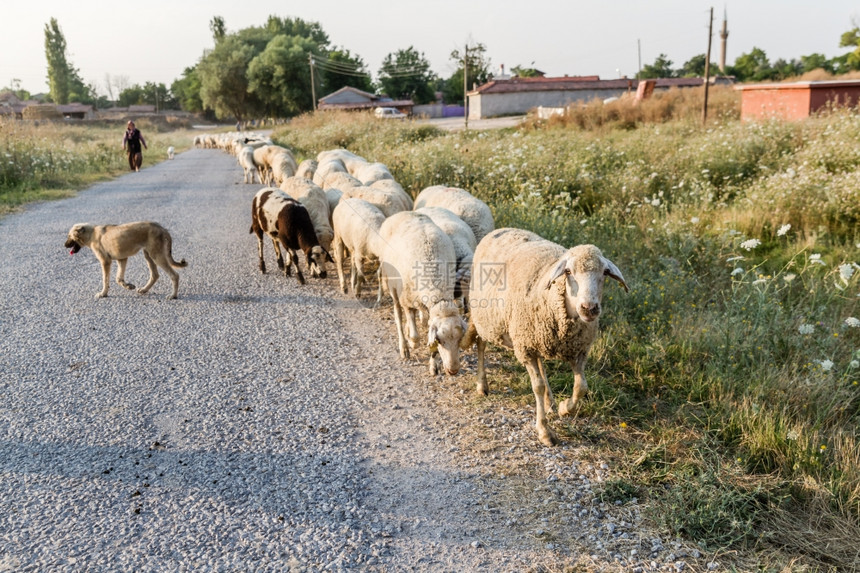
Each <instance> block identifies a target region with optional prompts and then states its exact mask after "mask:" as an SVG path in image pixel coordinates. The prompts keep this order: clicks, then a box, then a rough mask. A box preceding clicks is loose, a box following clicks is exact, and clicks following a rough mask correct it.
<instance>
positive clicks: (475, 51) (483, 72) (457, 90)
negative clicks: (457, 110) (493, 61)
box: [442, 43, 490, 105]
mask: <svg viewBox="0 0 860 573" xmlns="http://www.w3.org/2000/svg"><path fill="white" fill-rule="evenodd" d="M486 52H487V47H486V46H484V44H480V43H479V44H476V45H474V46H466V48H465V49H464V50H463V51H462V52H460V50H454V51H452V52H451V57H450V59H451V60H454V61H455V62H457V64H458V65H459V67H458V68H457V70H456V71H455V72H454V73H453V74H452V75H451V77H450V78H448V81H447V82H445V88H444V89H443V90H442V96H443V97H444V98H445V101H446V102H448V103H453V102H463V103H464V105H465V101H466V95H465V93H464V91H463V90H464V88H465V87H466V86H464V85H463V63H464V62H465V64H466V71H467V74H468V75H467V78H466V85H467V86H469V89H471V88H472V86H474V85H475V84H477V85H481V84H485V83H487V81H488V80H489V78H490V60H489V59H488V58H487V57H486Z"/></svg>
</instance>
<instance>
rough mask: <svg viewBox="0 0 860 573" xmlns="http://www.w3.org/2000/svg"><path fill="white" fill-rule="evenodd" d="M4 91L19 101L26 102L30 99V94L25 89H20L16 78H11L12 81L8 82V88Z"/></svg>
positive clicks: (19, 81) (19, 82)
mask: <svg viewBox="0 0 860 573" xmlns="http://www.w3.org/2000/svg"><path fill="white" fill-rule="evenodd" d="M5 89H7V90H9V91H10V92H12V94H13V95H14V96H15V97H16V98H18V99H19V100H21V101H27V100H28V99H30V92H28V91H27V90H25V89H21V80H19V79H18V78H12V81H10V82H9V87H8V88H5ZM0 91H5V90H0Z"/></svg>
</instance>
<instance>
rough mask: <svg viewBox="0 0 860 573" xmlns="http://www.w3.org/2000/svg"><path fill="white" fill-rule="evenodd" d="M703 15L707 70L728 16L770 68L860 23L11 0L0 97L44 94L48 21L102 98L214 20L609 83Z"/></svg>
mask: <svg viewBox="0 0 860 573" xmlns="http://www.w3.org/2000/svg"><path fill="white" fill-rule="evenodd" d="M712 6H713V8H714V39H713V44H712V52H711V53H712V58H711V61H714V62H718V61H719V46H720V38H719V33H718V32H719V29H720V26H721V25H722V19H723V13H724V11H725V12H726V13H727V14H728V29H729V38H728V44H727V57H726V60H727V63H729V64H732V63H733V62H734V61H735V58H737V57H738V56H740V55H741V54H743V53H748V52H749V51H750V50H751V49H752V48H753V47H758V48H761V49H763V50H764V51H765V52H766V53H767V56H768V58H769V59H770V61H771V62H773V61H774V60H776V59H779V58H783V59H786V60H790V59H792V58H799V57H800V56H803V55H809V54H812V53H822V54H824V55H825V56H827V57H828V58H830V57H833V56H836V55H839V54H842V53H845V52H847V51H848V50H847V49H845V48H840V47H839V39H840V37H841V35H842V33H843V32H846V31H848V30H850V29H852V28H853V27H854V25H855V22H858V23H860V2H858V1H857V0H817V1H811V0H743V1H742V2H725V3H722V4H714V3H712V2H704V1H701V0H614V1H611V2H604V1H595V0H591V1H588V2H584V1H580V0H518V1H514V0H459V1H453V0H430V1H427V0H424V1H421V2H416V1H412V0H400V1H399V2H381V3H380V2H362V1H360V0H350V1H347V0H319V1H313V0H306V1H304V2H266V1H263V0H257V1H253V0H251V1H243V0H239V1H237V0H207V1H199V2H197V1H195V2H191V1H186V0H172V1H167V0H147V1H145V2H116V1H112V2H104V1H94V0H78V1H77V2H70V1H69V0H36V1H33V0H17V1H15V2H4V5H3V8H2V10H0V88H2V87H9V86H10V85H11V83H12V80H13V79H18V80H20V82H21V87H22V88H24V89H26V90H28V91H30V92H31V93H39V92H46V91H47V90H48V87H47V82H46V79H45V77H46V74H47V65H46V62H45V48H44V40H45V34H44V28H45V24H47V23H48V22H49V20H50V19H51V18H52V17H54V18H56V19H57V21H58V22H59V24H60V27H61V29H62V30H63V34H64V35H65V38H66V43H67V52H66V54H67V57H68V59H69V61H70V62H71V63H72V65H74V66H75V67H76V68H78V70H79V71H80V75H81V77H82V78H83V80H84V81H85V82H88V83H89V82H93V83H95V84H96V86H97V88H98V89H99V91H100V92H101V93H106V92H105V90H104V84H105V77H106V75H107V74H110V75H111V76H126V77H127V78H128V80H129V82H130V83H131V84H135V83H139V84H143V83H145V82H147V81H153V82H156V83H164V84H165V85H167V86H168V87H170V84H171V83H172V82H173V80H175V79H177V78H179V77H180V76H181V74H182V71H183V69H185V68H186V67H188V66H192V65H194V64H195V63H196V62H197V61H198V60H199V59H200V57H201V55H202V54H203V51H204V50H205V49H207V48H211V47H212V46H213V41H212V35H211V32H210V30H209V22H210V20H211V19H212V17H213V16H216V15H218V16H222V17H223V18H224V20H225V22H226V24H227V30H228V32H234V31H237V30H240V29H242V28H246V27H249V26H261V25H263V24H265V22H266V19H267V18H268V16H269V15H270V14H276V15H278V16H282V17H285V16H289V17H299V18H302V19H305V20H311V21H316V22H319V23H320V24H321V25H322V28H323V30H325V32H326V33H327V34H328V35H329V39H330V40H331V43H332V45H334V46H340V47H344V48H346V49H348V50H350V52H352V54H353V55H357V56H360V57H361V58H362V59H363V60H364V63H365V64H366V65H367V67H368V69H369V70H370V72H371V73H372V74H373V76H374V78H375V77H376V73H377V71H378V70H379V67H380V65H381V64H382V60H383V59H384V58H385V56H386V55H387V54H389V53H392V52H395V51H397V50H399V49H405V48H408V47H409V46H413V47H414V48H415V49H416V50H418V51H419V52H423V53H424V55H425V57H426V58H427V59H428V60H429V62H430V64H431V67H432V69H433V71H434V72H436V73H437V74H438V75H440V76H442V77H444V78H447V77H449V76H450V75H451V74H452V73H453V71H454V69H455V66H454V64H453V62H452V61H451V60H450V54H451V51H452V50H455V49H458V48H460V49H462V47H463V46H464V45H465V44H466V43H467V42H468V43H476V42H480V43H482V44H484V45H485V46H486V47H487V56H488V57H489V58H490V60H491V64H492V69H493V70H494V71H495V70H497V69H498V66H499V64H504V65H505V68H506V69H507V70H509V69H510V68H511V67H513V66H516V65H521V66H525V67H532V66H533V67H536V68H538V69H540V70H542V71H544V72H546V73H547V75H550V76H561V75H565V74H567V75H595V74H596V75H599V76H600V77H601V78H603V79H610V78H615V77H618V76H619V74H621V75H627V76H631V77H632V76H633V75H635V74H636V72H637V70H638V66H639V46H641V63H642V65H645V64H650V63H653V62H654V60H655V59H656V58H657V56H659V55H660V54H666V56H668V58H669V59H670V60H671V61H672V62H673V67H675V68H679V67H681V65H682V64H683V63H684V62H686V61H687V60H689V59H690V58H692V57H693V56H695V55H697V54H704V53H705V51H706V50H707V42H708V34H707V32H708V16H709V9H710V8H711V7H712Z"/></svg>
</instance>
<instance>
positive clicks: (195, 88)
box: [12, 15, 860, 121]
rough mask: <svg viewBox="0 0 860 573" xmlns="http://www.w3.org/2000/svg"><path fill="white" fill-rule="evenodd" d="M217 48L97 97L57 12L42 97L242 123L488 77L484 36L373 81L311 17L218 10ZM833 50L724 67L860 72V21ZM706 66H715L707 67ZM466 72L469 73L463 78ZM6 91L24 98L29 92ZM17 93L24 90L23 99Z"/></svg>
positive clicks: (121, 79)
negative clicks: (233, 24) (233, 27)
mask: <svg viewBox="0 0 860 573" xmlns="http://www.w3.org/2000/svg"><path fill="white" fill-rule="evenodd" d="M209 27H210V31H211V33H212V38H213V40H214V48H212V49H207V50H205V51H204V52H203V55H202V56H201V57H200V59H199V60H198V61H197V63H196V64H194V65H192V66H189V67H187V68H185V70H184V71H183V72H182V77H180V78H178V79H176V80H175V81H173V83H172V84H171V85H170V87H169V88H168V87H167V86H165V84H163V83H158V84H156V83H154V82H146V83H145V84H143V85H139V84H133V85H130V84H129V82H128V78H127V77H125V76H110V75H106V77H105V85H104V88H105V90H106V91H107V95H100V94H99V93H98V89H97V86H96V85H95V84H94V83H86V82H84V81H83V80H82V79H81V77H80V72H79V70H78V69H77V68H75V67H74V66H73V65H72V63H71V62H70V61H69V60H68V58H67V57H66V39H65V36H64V35H63V32H62V30H61V29H60V26H59V24H58V22H57V20H56V19H55V18H51V20H50V22H49V23H47V24H46V25H45V56H46V59H47V64H48V85H49V88H50V92H49V99H50V101H52V102H54V103H59V104H64V103H68V102H80V103H85V104H91V105H94V106H96V107H98V108H106V107H110V106H111V105H119V106H123V107H126V106H129V105H134V104H150V105H155V107H156V108H157V109H182V110H185V111H189V112H193V113H201V114H205V115H207V116H209V117H211V118H215V119H220V120H226V119H231V120H232V119H237V120H239V121H242V120H245V119H248V118H254V117H292V116H295V115H298V114H301V113H303V112H306V111H310V110H311V109H313V108H314V98H317V99H319V98H320V97H323V96H325V95H328V94H331V93H333V92H335V91H337V90H339V89H341V88H343V87H346V86H350V87H354V88H357V89H359V90H362V91H366V92H370V93H380V94H386V95H387V96H389V97H391V98H393V99H411V100H412V101H413V102H414V103H416V104H419V105H420V104H425V103H431V102H433V101H435V100H436V94H437V93H439V92H441V93H442V95H443V98H444V101H446V102H448V103H460V104H462V103H463V101H464V99H465V94H464V88H465V87H467V86H468V87H469V88H470V89H471V87H472V86H474V85H480V84H482V83H485V82H486V81H488V80H490V79H492V74H491V72H490V60H489V58H488V56H487V53H486V52H487V49H486V46H484V45H483V44H481V43H475V44H473V45H467V46H465V47H464V49H462V50H459V49H458V50H453V51H452V52H451V54H450V59H451V61H452V62H453V63H454V67H455V71H454V72H453V74H452V75H451V76H450V77H448V78H441V77H439V76H438V75H437V74H436V73H434V72H433V71H432V70H431V68H430V63H429V61H428V60H427V58H426V57H425V56H424V54H423V53H422V52H419V51H418V50H416V49H415V48H414V47H413V46H409V47H408V48H405V49H400V50H397V51H395V52H391V53H389V54H388V55H387V56H386V57H385V58H384V59H383V61H382V65H381V66H380V68H379V70H377V74H376V77H377V79H376V80H375V81H374V80H373V77H372V76H371V73H370V71H369V70H368V68H367V65H366V64H365V62H364V61H363V60H362V58H361V57H360V56H358V55H355V54H353V53H352V52H350V50H348V49H347V48H345V47H340V46H336V45H334V44H332V42H331V40H330V39H329V36H328V34H327V33H326V32H325V30H324V29H323V28H322V26H321V25H320V24H319V23H318V22H309V21H305V20H303V19H301V18H290V17H285V18H284V17H278V16H274V15H272V16H269V18H268V20H267V21H266V23H265V24H264V25H262V26H251V27H248V28H243V29H241V30H238V31H235V32H228V30H227V26H226V22H225V21H224V19H223V18H222V17H220V16H215V17H213V18H212V20H211V21H210V25H209ZM840 47H846V48H852V49H853V50H852V51H850V52H847V53H846V54H844V55H841V56H837V57H835V58H831V59H828V58H826V57H825V56H824V55H823V54H810V55H808V56H801V57H800V58H799V59H792V60H789V61H786V60H783V59H778V60H776V61H775V62H773V63H771V62H770V61H769V60H768V58H767V54H766V53H765V52H764V50H761V49H759V48H753V49H752V50H751V51H750V52H749V53H745V54H742V55H741V56H739V57H738V58H737V59H736V60H735V63H734V65H731V66H726V70H725V72H724V73H725V74H726V75H730V76H734V77H735V78H736V79H737V80H738V81H741V82H744V81H765V80H781V79H785V78H788V77H794V76H798V75H801V74H803V73H805V72H808V71H811V70H813V69H823V70H825V71H827V72H829V73H831V74H837V75H838V74H843V73H847V72H849V71H853V70H860V27H857V26H855V27H854V28H853V29H852V30H849V31H848V32H845V33H844V34H843V35H842V37H841V41H840ZM705 59H706V58H705V55H704V54H700V55H697V56H694V57H693V58H691V59H690V60H688V61H687V62H685V63H684V64H683V65H682V66H681V67H680V68H673V62H672V61H671V60H669V59H668V57H667V56H666V55H665V54H660V55H659V56H658V57H657V58H656V60H655V61H654V62H653V63H652V64H648V65H645V66H644V67H643V68H642V70H641V71H640V73H639V74H637V75H638V77H640V78H660V77H698V76H703V75H704V71H705ZM710 66H711V70H713V73H716V71H717V66H716V65H715V64H713V63H711V64H710ZM512 71H513V72H514V73H515V74H517V75H519V76H522V77H529V76H534V75H539V72H538V70H536V69H534V68H532V67H525V66H514V67H513V68H512ZM464 73H465V74H466V75H467V77H466V78H465V79H464ZM15 81H16V80H13V86H12V87H13V91H16V93H17V95H19V97H21V99H27V98H28V97H29V94H28V93H26V92H23V90H20V86H18V88H19V89H18V90H15V89H14V88H15V87H16V86H15ZM22 96H24V97H22Z"/></svg>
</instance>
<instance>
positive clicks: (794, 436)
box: [785, 430, 800, 440]
mask: <svg viewBox="0 0 860 573" xmlns="http://www.w3.org/2000/svg"><path fill="white" fill-rule="evenodd" d="M785 437H786V438H788V439H789V440H796V439H797V438H799V437H800V435H799V434H798V433H797V430H789V431H788V433H787V434H786V435H785Z"/></svg>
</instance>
